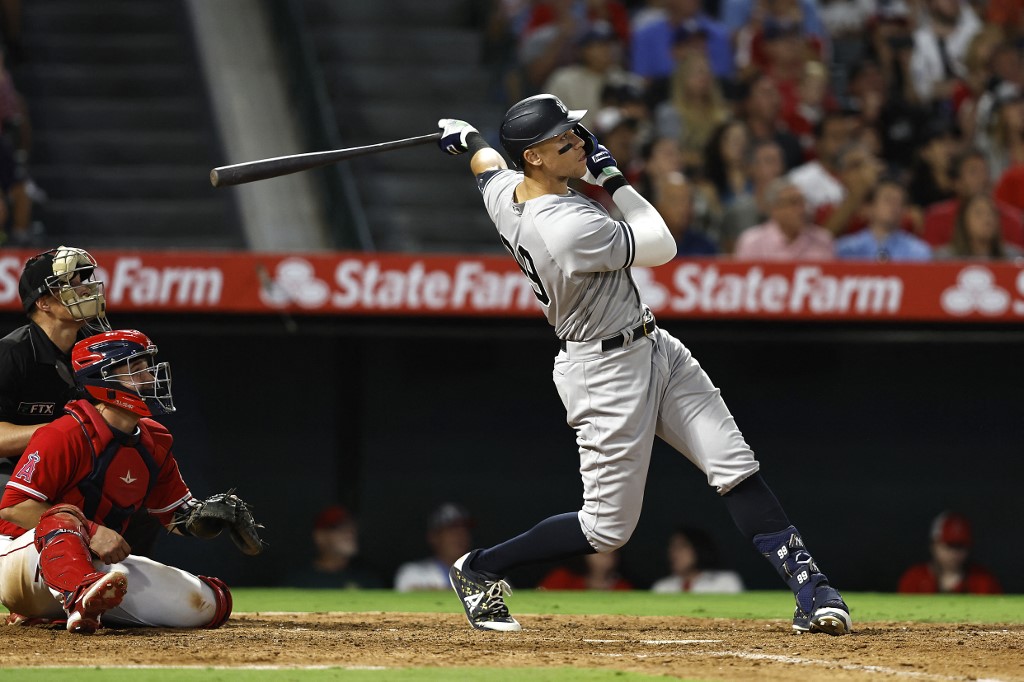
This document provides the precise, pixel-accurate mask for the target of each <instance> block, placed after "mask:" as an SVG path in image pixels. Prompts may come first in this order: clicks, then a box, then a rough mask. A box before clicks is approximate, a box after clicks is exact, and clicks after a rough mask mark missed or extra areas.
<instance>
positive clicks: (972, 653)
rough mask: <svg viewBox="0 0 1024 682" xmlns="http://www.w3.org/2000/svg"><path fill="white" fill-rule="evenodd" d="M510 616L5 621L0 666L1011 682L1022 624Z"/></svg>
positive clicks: (1017, 670) (1020, 676) (1018, 675)
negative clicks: (496, 619)
mask: <svg viewBox="0 0 1024 682" xmlns="http://www.w3.org/2000/svg"><path fill="white" fill-rule="evenodd" d="M519 616H520V614H517V617H519ZM519 620H520V622H521V623H522V624H523V631H522V632H515V633H496V632H481V631H476V630H473V629H471V628H470V627H469V625H468V624H467V623H466V621H465V619H464V618H463V617H462V616H461V615H459V616H456V615H449V614H442V615H436V614H422V613H415V614H412V613H410V614H403V613H242V614H236V615H234V616H232V618H231V620H230V621H229V622H228V623H227V625H225V626H224V627H222V628H220V629H218V630H164V629H156V628H138V629H126V630H114V629H110V630H106V629H103V630H100V631H99V632H98V633H97V634H95V635H93V636H91V637H90V638H89V640H88V646H82V644H83V639H84V638H83V637H80V636H74V635H71V634H69V633H67V632H65V631H63V630H51V629H45V628H38V627H7V628H5V629H4V637H3V638H2V641H0V665H2V666H3V667H4V668H11V667H86V666H87V667H97V666H98V667H111V668H119V667H132V668H163V667H201V668H247V669H276V668H298V669H302V668H308V669H321V668H333V667H339V668H351V669H387V668H408V667H458V668H474V667H488V668H543V667H574V668H603V669H610V670H623V671H632V672H640V673H647V674H652V675H668V676H671V677H695V678H701V679H716V680H754V679H756V680H780V681H781V680H792V679H795V678H796V677H798V676H802V677H805V678H807V679H815V678H821V677H823V676H825V675H827V676H828V678H829V679H830V680H876V679H879V678H886V679H891V680H919V681H931V680H935V681H947V680H1002V681H1010V680H1016V681H1021V682H1024V665H1022V663H1021V662H1022V661H1024V625H990V624H986V625H966V624H935V623H877V622H876V623H857V624H855V631H854V633H853V634H852V635H850V636H846V637H830V636H828V635H806V634H805V635H798V634H794V633H793V632H792V631H791V630H790V627H789V622H788V621H784V620H777V621H752V620H733V619H696V618H665V617H649V616H600V615H597V616H594V615H590V616H578V615H573V616H566V615H529V614H521V617H519ZM28 652H45V654H43V653H28Z"/></svg>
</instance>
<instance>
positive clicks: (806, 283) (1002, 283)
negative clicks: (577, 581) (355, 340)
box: [0, 250, 1024, 323]
mask: <svg viewBox="0 0 1024 682" xmlns="http://www.w3.org/2000/svg"><path fill="white" fill-rule="evenodd" d="M92 254H93V256H95V257H96V259H97V260H98V261H99V263H100V268H99V277H100V278H101V279H102V280H103V281H104V282H105V283H106V294H107V301H108V306H109V309H110V310H111V311H112V312H115V313H116V312H118V311H125V312H131V311H139V312H149V313H154V312H156V313H159V312H167V313H182V312H195V313H247V314H251V313H277V312H281V311H287V312H290V313H296V314H300V313H301V314H315V315H417V316H422V315H439V316H440V315H447V316H477V317H480V316H483V317H486V316H492V317H504V316H536V315H540V310H539V309H540V304H539V303H538V301H537V298H536V296H535V294H534V289H533V286H532V284H531V282H530V280H529V279H528V278H527V277H525V276H524V275H523V274H522V272H520V270H519V268H518V266H517V265H516V262H515V261H514V260H513V259H512V258H511V257H503V256H500V255H499V256H475V255H474V256H433V255H430V256H425V255H405V254H403V255H398V254H367V253H343V252H330V253H315V254H313V253H310V254H291V253H274V254H265V253H252V252H186V251H154V252H135V251H93V252H92ZM31 255H33V253H32V252H29V251H24V250H8V251H0V309H3V310H10V311H17V310H19V309H20V305H19V297H18V278H19V275H20V273H21V269H22V267H23V265H24V262H25V260H26V259H27V258H28V257H29V256H31ZM633 274H634V278H635V280H636V282H637V285H638V287H639V288H640V290H641V292H642V294H643V298H644V300H645V301H646V302H647V303H648V304H649V305H650V306H651V308H652V309H653V310H654V311H655V313H656V314H657V315H658V316H659V317H661V318H731V319H779V320H815V319H820V320H851V321H857V320H863V321H883V320H920V321H950V322H952V321H956V322H993V321H1005V322H1014V323H1021V322H1024V266H1022V265H1015V264H1002V263H1000V264H990V263H968V262H961V263H934V264H914V265H910V264H908V265H899V264H882V263H851V262H844V263H785V264H763V263H739V262H735V261H730V260H715V259H707V260H678V261H673V262H671V263H669V264H667V265H663V266H661V267H659V268H653V269H651V268H634V269H633Z"/></svg>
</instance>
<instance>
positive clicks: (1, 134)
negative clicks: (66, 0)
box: [0, 0, 45, 247]
mask: <svg viewBox="0 0 1024 682" xmlns="http://www.w3.org/2000/svg"><path fill="white" fill-rule="evenodd" d="M21 55H22V43H21V1H20V0H0V246H14V247H18V246H42V244H43V227H42V223H41V222H39V221H38V220H34V219H33V215H32V209H33V207H34V205H35V204H37V203H39V202H40V201H41V200H43V199H44V198H45V194H44V192H43V191H42V189H41V188H40V187H39V186H38V185H36V184H35V183H34V182H33V181H32V178H31V176H30V175H29V171H28V161H29V152H30V150H31V148H32V127H31V125H30V121H29V116H28V105H27V102H26V100H25V98H24V97H23V96H22V94H21V93H20V92H19V91H18V88H17V86H16V84H15V82H14V78H13V76H12V75H11V71H10V67H11V66H12V65H13V64H14V63H16V62H17V61H18V60H20V58H21Z"/></svg>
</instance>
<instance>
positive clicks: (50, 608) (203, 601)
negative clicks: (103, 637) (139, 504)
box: [0, 531, 217, 628]
mask: <svg viewBox="0 0 1024 682" xmlns="http://www.w3.org/2000/svg"><path fill="white" fill-rule="evenodd" d="M38 565H39V552H37V551H36V547H35V532H34V531H28V532H26V533H25V534H24V535H21V536H19V537H17V538H10V537H8V536H6V535H0V603H3V605H4V606H6V607H7V608H8V609H9V610H10V611H11V612H12V613H17V614H20V615H22V616H28V617H30V618H65V617H66V614H65V613H64V610H63V609H62V608H61V606H60V603H59V602H58V601H57V599H56V597H54V596H53V594H52V593H51V591H50V589H49V588H48V587H46V585H45V584H43V581H42V578H41V577H39V573H38V570H37V567H38ZM93 566H95V567H96V570H97V571H102V572H104V573H109V572H111V571H120V572H121V573H125V574H127V576H128V594H126V595H125V598H124V600H123V601H122V602H121V605H120V606H118V607H117V608H114V609H111V610H110V611H107V612H106V613H104V614H103V623H104V624H105V625H144V626H151V627H168V628H198V627H203V626H205V625H207V624H208V623H210V622H211V621H212V620H213V618H214V615H215V613H216V604H217V602H216V597H215V596H214V593H213V590H212V589H211V588H210V586H209V585H207V584H205V583H204V582H203V581H201V580H200V579H199V578H198V577H196V576H194V575H192V574H191V573H189V572H187V571H183V570H181V569H179V568H174V567H173V566H166V565H164V564H161V563H159V562H156V561H153V560H152V559H147V558H146V557H141V556H135V555H129V556H128V558H127V559H125V560H124V561H122V562H120V563H117V564H111V565H108V564H104V563H102V562H100V561H99V560H98V559H96V560H94V561H93Z"/></svg>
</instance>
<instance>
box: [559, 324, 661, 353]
mask: <svg viewBox="0 0 1024 682" xmlns="http://www.w3.org/2000/svg"><path fill="white" fill-rule="evenodd" d="M657 328H658V325H657V324H656V323H655V321H654V317H653V316H652V317H651V318H649V319H646V320H644V321H643V322H641V323H640V324H638V325H637V326H635V327H633V328H632V329H630V330H629V333H628V335H629V337H630V338H632V339H634V340H635V339H641V338H643V337H645V336H650V335H651V334H653V333H654V330H655V329H657ZM626 337H627V333H626V332H619V333H618V334H616V335H615V336H610V337H608V338H607V339H601V351H602V352H604V351H609V350H615V349H616V348H622V347H623V346H624V345H625V344H626ZM566 343H574V342H573V341H569V342H566V340H565V339H559V340H558V345H559V347H560V348H561V349H562V350H565V348H566Z"/></svg>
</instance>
